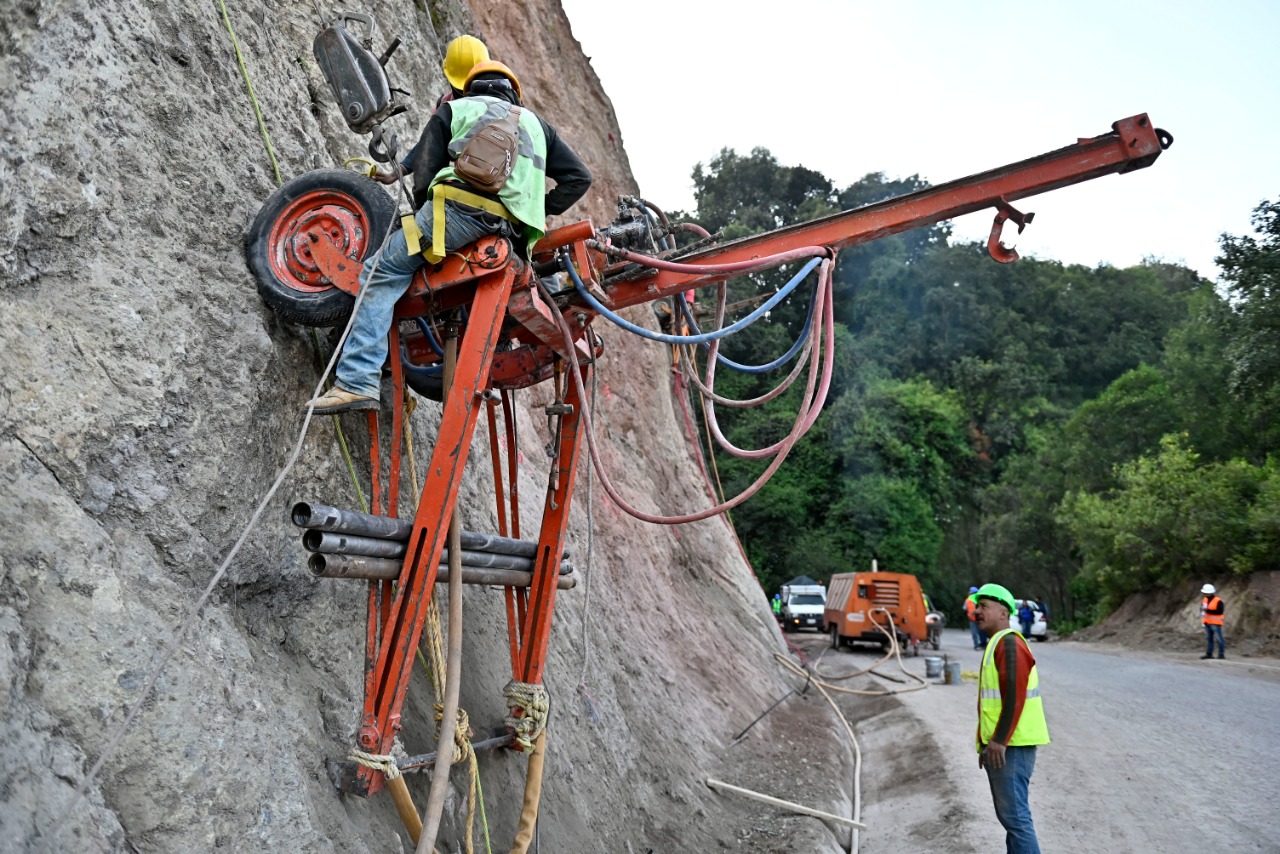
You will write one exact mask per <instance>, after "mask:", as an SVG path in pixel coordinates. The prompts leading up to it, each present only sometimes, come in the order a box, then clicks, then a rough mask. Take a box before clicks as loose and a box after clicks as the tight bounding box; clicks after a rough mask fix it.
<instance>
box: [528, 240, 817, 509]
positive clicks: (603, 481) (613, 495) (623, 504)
mask: <svg viewBox="0 0 1280 854" xmlns="http://www.w3.org/2000/svg"><path fill="white" fill-rule="evenodd" d="M784 254H785V253H784ZM650 260H652V259H650ZM822 263H823V276H824V281H826V282H827V286H828V287H830V278H829V277H830V272H831V266H832V262H831V260H830V259H827V260H824V261H823V262H822ZM534 282H535V284H536V285H537V287H538V289H539V290H540V291H541V292H542V295H543V297H544V298H545V299H546V300H547V301H548V302H551V301H552V300H553V299H554V297H553V296H552V294H551V291H550V290H549V289H548V288H547V286H546V285H545V284H543V282H542V280H541V279H538V278H535V279H534ZM553 315H554V317H555V320H556V323H557V325H559V327H560V334H561V336H562V337H563V338H564V341H565V344H566V349H567V351H568V353H569V361H570V364H571V365H572V366H573V370H572V371H570V373H571V374H572V377H573V383H574V387H575V388H576V390H577V392H578V397H579V399H580V400H584V401H585V400H587V399H588V398H587V393H586V389H585V388H584V384H583V382H582V373H581V363H580V362H579V361H578V355H577V348H576V347H575V346H574V343H573V332H572V330H570V329H569V324H568V321H566V320H565V319H564V315H563V314H561V313H560V312H553ZM823 321H824V324H823V326H824V336H825V337H826V339H827V341H831V340H832V339H833V338H834V336H835V319H834V313H833V312H831V311H830V310H828V311H825V312H824V313H823ZM834 363H835V354H834V348H832V347H828V348H827V350H826V351H824V360H823V387H822V390H821V395H822V398H823V399H824V400H825V397H826V392H827V389H828V388H830V382H831V373H832V369H833V367H834ZM815 417H816V416H815ZM582 420H583V426H584V427H585V428H586V434H587V447H588V449H589V450H590V453H591V464H592V467H593V468H594V469H595V472H596V476H597V477H598V478H600V485H601V486H602V487H603V488H604V491H605V493H606V494H607V495H608V496H609V498H610V500H612V501H613V503H614V504H615V505H617V506H618V508H619V509H621V510H623V511H624V512H626V513H627V514H629V515H631V516H633V517H635V518H636V519H640V520H641V521H644V522H651V523H653V524H655V525H681V524H684V523H686V522H697V521H699V520H702V519H707V518H710V517H711V516H716V515H719V514H720V513H723V512H724V511H726V510H732V509H733V508H734V507H737V506H738V505H739V504H741V503H742V502H744V501H746V500H747V499H748V498H750V497H751V496H752V495H755V494H756V492H758V491H759V490H760V487H762V486H763V485H764V484H765V483H766V482H767V481H768V480H769V478H771V477H773V473H774V472H776V471H777V470H778V467H779V466H781V465H782V463H783V461H784V460H786V458H787V454H788V453H789V452H790V450H791V444H785V445H784V447H783V448H781V449H780V450H779V452H778V456H776V457H774V459H773V462H771V463H769V466H768V468H766V469H765V470H764V472H763V473H762V474H761V475H760V477H759V478H757V479H756V481H755V482H754V483H752V484H751V485H750V486H748V487H747V488H746V489H745V490H743V491H742V492H741V493H739V494H738V495H737V496H735V497H733V498H731V499H729V500H728V501H725V502H722V503H720V504H717V505H716V506H714V507H709V508H707V509H705V510H700V511H698V512H696V513H687V514H684V515H681V516H658V515H655V514H652V513H645V512H643V511H641V510H638V509H636V508H635V507H632V506H631V505H630V504H628V503H627V501H626V500H625V499H623V497H622V496H621V495H619V494H618V491H617V490H616V489H615V488H614V486H613V483H612V482H611V481H610V480H609V477H608V474H607V472H606V471H605V468H604V463H603V462H602V461H601V459H600V453H599V450H598V449H597V448H596V442H595V435H594V433H595V431H594V429H593V427H592V415H591V409H590V407H587V406H584V407H583V409H582Z"/></svg>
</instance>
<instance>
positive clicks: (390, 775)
mask: <svg viewBox="0 0 1280 854" xmlns="http://www.w3.org/2000/svg"><path fill="white" fill-rule="evenodd" d="M347 759H348V760H349V761H351V762H355V763H356V764H357V765H363V766H364V767H365V768H372V769H373V770H374V771H381V772H382V773H383V774H384V775H385V776H386V778H387V779H388V780H394V779H395V778H397V777H399V776H400V767H399V766H398V765H396V758H395V757H394V756H391V755H390V754H385V755H384V754H380V753H365V752H364V751H363V750H352V751H351V752H350V753H349V754H347Z"/></svg>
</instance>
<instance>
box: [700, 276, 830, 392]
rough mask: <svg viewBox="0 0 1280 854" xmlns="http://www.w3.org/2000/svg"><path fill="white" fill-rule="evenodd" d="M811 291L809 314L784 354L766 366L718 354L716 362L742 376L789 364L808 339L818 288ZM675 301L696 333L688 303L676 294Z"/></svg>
mask: <svg viewBox="0 0 1280 854" xmlns="http://www.w3.org/2000/svg"><path fill="white" fill-rule="evenodd" d="M813 290H814V293H813V296H811V297H810V298H809V313H808V314H806V315H805V317H804V328H802V329H801V330H800V335H799V336H798V337H797V338H796V340H795V343H794V344H792V345H791V349H790V350H788V351H787V352H786V353H783V354H782V355H781V356H779V357H778V358H776V359H774V360H773V361H772V362H770V363H769V364H767V365H740V364H738V363H737V362H735V361H733V360H732V359H730V358H729V357H728V356H725V355H724V354H723V353H720V352H717V353H716V361H717V362H719V363H720V364H722V365H724V366H725V367H726V368H733V369H734V370H735V371H741V372H742V373H744V374H766V373H768V372H769V371H772V370H773V369H774V368H779V367H782V366H783V365H785V364H786V363H787V362H790V361H791V360H792V358H794V357H795V355H796V353H799V352H800V349H801V348H802V347H804V342H805V341H807V340H808V339H809V328H810V327H811V326H813V308H814V305H816V297H817V292H818V286H817V285H814V289H813ZM676 300H677V302H679V303H680V311H681V312H682V313H683V314H684V317H685V320H687V321H689V326H691V327H692V328H693V331H694V332H698V321H696V320H694V319H693V312H692V311H690V310H689V303H688V302H687V301H686V300H685V298H684V294H676ZM702 348H703V349H704V350H710V349H711V346H710V345H709V344H703V345H702Z"/></svg>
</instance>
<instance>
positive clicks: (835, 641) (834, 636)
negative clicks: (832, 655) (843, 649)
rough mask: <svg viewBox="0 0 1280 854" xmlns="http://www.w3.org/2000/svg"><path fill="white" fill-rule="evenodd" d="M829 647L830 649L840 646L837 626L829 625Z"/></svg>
mask: <svg viewBox="0 0 1280 854" xmlns="http://www.w3.org/2000/svg"><path fill="white" fill-rule="evenodd" d="M831 648H832V649H839V648H840V629H839V627H837V626H832V627H831Z"/></svg>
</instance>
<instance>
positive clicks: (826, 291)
mask: <svg viewBox="0 0 1280 854" xmlns="http://www.w3.org/2000/svg"><path fill="white" fill-rule="evenodd" d="M819 269H820V272H819V274H818V277H819V282H818V296H817V300H818V304H817V305H816V306H815V307H814V311H815V312H819V313H821V315H822V322H823V334H825V335H826V336H827V340H826V344H827V348H826V349H825V350H824V349H823V346H822V345H823V343H824V342H823V340H822V338H823V335H817V336H815V339H816V341H815V346H814V348H813V353H812V355H811V356H810V361H809V381H808V383H807V385H806V386H805V392H804V398H803V403H802V404H801V407H800V411H799V412H797V413H796V422H795V425H794V426H793V427H792V428H791V432H789V433H788V434H787V435H786V436H784V437H783V438H782V439H780V440H779V441H777V442H775V443H773V444H772V445H770V446H769V447H767V448H760V449H758V450H754V451H748V450H745V449H743V448H739V447H738V446H736V445H734V444H733V443H732V442H730V441H729V440H728V439H727V438H726V437H725V435H724V433H722V432H721V431H720V424H719V423H718V422H717V421H716V409H715V403H714V402H712V401H704V403H703V407H702V409H703V412H704V413H705V414H706V418H707V426H708V427H709V428H710V430H711V434H712V435H713V436H715V437H716V444H718V445H719V446H720V447H722V448H724V449H725V450H726V451H728V452H729V453H731V454H733V455H734V456H735V457H741V458H742V459H747V460H760V459H764V458H765V457H769V456H772V455H773V454H776V453H778V451H779V450H781V449H782V447H783V445H784V444H785V445H786V446H787V447H790V446H791V444H794V443H795V442H796V441H797V440H799V439H800V437H801V436H803V435H804V434H805V433H807V432H809V428H810V427H812V426H813V423H814V421H816V420H817V418H818V414H819V413H820V412H822V406H823V404H824V403H825V402H826V397H827V391H828V389H829V388H830V387H831V367H832V361H833V359H832V352H833V350H834V347H833V346H832V345H833V343H834V342H833V340H832V338H831V337H830V336H832V335H834V334H835V320H834V318H835V312H834V309H833V307H832V303H833V301H834V300H833V299H832V287H831V281H832V279H831V261H829V260H825V261H823V262H822V265H821V267H820V268H819ZM723 325H724V303H723V302H721V304H720V307H719V308H718V309H717V311H716V326H717V327H722V326H723ZM719 348H720V339H716V340H714V341H712V342H711V352H710V353H709V355H708V357H707V380H706V382H707V387H708V388H711V389H714V388H715V373H716V355H717V352H718V350H719ZM820 351H821V352H822V353H823V355H824V356H825V358H823V360H822V367H823V369H822V387H821V389H820V390H819V392H818V397H817V398H814V396H813V389H814V383H815V380H816V379H817V374H818V371H817V367H818V356H819V353H820Z"/></svg>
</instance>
